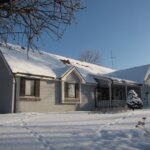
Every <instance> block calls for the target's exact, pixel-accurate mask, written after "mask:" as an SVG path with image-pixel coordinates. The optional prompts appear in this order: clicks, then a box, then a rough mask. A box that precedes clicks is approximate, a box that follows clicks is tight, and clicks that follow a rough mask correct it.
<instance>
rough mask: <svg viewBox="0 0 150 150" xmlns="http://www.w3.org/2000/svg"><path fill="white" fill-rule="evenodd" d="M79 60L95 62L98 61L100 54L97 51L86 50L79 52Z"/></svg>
mask: <svg viewBox="0 0 150 150" xmlns="http://www.w3.org/2000/svg"><path fill="white" fill-rule="evenodd" d="M79 60H80V61H85V62H89V63H94V64H96V63H98V62H99V61H100V54H99V52H95V51H92V50H86V51H83V52H82V53H81V54H80V57H79Z"/></svg>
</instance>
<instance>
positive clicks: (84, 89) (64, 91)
mask: <svg viewBox="0 0 150 150" xmlns="http://www.w3.org/2000/svg"><path fill="white" fill-rule="evenodd" d="M0 70H1V73H0V91H1V92H0V112H1V113H9V112H29V111H30V112H31V111H32V112H33V111H37V112H48V111H74V110H92V109H94V108H95V107H119V106H125V104H126V98H127V91H128V90H129V89H131V88H132V89H133V88H134V89H136V91H138V92H139V93H140V86H141V85H142V83H141V82H140V83H139V82H137V81H134V80H132V79H128V78H127V79H126V78H124V77H123V78H121V76H116V74H118V73H117V71H115V70H113V69H110V68H106V67H102V66H99V65H95V64H90V63H86V62H81V61H78V60H74V59H70V58H66V57H62V56H58V55H53V54H50V53H46V52H44V51H40V52H38V51H29V58H28V57H27V50H26V49H25V48H24V47H20V46H14V45H11V44H9V45H7V46H5V45H3V44H1V45H0Z"/></svg>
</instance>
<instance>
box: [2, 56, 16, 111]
mask: <svg viewBox="0 0 150 150" xmlns="http://www.w3.org/2000/svg"><path fill="white" fill-rule="evenodd" d="M0 71H1V72H0V113H11V112H12V111H13V110H12V109H13V107H12V105H13V104H12V103H13V75H12V73H11V71H10V69H9V67H8V66H7V64H6V62H5V60H4V58H3V56H2V55H1V54H0Z"/></svg>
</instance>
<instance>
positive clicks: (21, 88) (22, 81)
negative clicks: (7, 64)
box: [20, 78, 25, 96]
mask: <svg viewBox="0 0 150 150" xmlns="http://www.w3.org/2000/svg"><path fill="white" fill-rule="evenodd" d="M20 96H25V78H20Z"/></svg>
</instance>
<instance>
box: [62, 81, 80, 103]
mask: <svg viewBox="0 0 150 150" xmlns="http://www.w3.org/2000/svg"><path fill="white" fill-rule="evenodd" d="M68 85H74V87H75V89H74V94H73V95H75V96H74V97H71V96H69V93H68V92H69V91H68V90H69V88H68ZM63 92H64V101H63V102H64V103H80V83H71V82H64V91H63Z"/></svg>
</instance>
